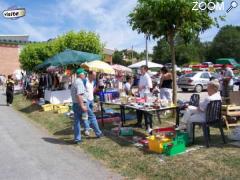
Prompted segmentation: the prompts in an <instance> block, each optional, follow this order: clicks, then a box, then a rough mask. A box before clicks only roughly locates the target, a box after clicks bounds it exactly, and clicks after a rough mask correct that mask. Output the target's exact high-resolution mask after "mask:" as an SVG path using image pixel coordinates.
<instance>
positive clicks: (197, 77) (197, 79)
mask: <svg viewBox="0 0 240 180" xmlns="http://www.w3.org/2000/svg"><path fill="white" fill-rule="evenodd" d="M210 78H218V75H217V74H216V73H210V72H205V71H201V72H193V73H190V74H185V75H183V76H181V77H180V78H179V79H178V81H177V84H178V87H179V88H181V89H182V91H188V90H194V91H196V92H198V93H199V92H202V90H205V89H207V84H208V82H209V81H210Z"/></svg>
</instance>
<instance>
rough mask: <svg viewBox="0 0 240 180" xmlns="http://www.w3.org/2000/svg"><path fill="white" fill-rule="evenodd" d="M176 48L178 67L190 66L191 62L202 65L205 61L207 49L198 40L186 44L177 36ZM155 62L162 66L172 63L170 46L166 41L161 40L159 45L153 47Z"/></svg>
mask: <svg viewBox="0 0 240 180" xmlns="http://www.w3.org/2000/svg"><path fill="white" fill-rule="evenodd" d="M175 47H176V63H177V64H178V65H183V64H190V63H191V62H198V63H201V62H203V61H205V54H206V52H205V47H204V44H203V43H201V42H200V40H199V39H198V38H196V39H195V40H191V41H190V42H189V43H188V44H186V43H185V42H184V40H183V39H182V38H181V37H179V36H177V37H176V40H175ZM153 61H154V62H156V63H161V64H165V63H169V62H171V52H170V48H169V44H168V43H167V42H166V40H165V39H161V40H159V41H158V42H157V45H156V46H154V47H153Z"/></svg>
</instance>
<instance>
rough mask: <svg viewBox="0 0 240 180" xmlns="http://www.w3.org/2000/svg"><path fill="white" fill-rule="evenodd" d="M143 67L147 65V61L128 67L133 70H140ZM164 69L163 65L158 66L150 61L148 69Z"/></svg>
mask: <svg viewBox="0 0 240 180" xmlns="http://www.w3.org/2000/svg"><path fill="white" fill-rule="evenodd" d="M143 65H146V60H143V61H140V62H137V63H135V64H132V65H130V66H128V67H129V68H132V69H138V68H140V67H141V66H143ZM162 67H163V65H162V64H157V63H154V62H151V61H148V68H162Z"/></svg>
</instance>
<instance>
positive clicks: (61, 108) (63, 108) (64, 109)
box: [57, 106, 69, 114]
mask: <svg viewBox="0 0 240 180" xmlns="http://www.w3.org/2000/svg"><path fill="white" fill-rule="evenodd" d="M68 111H69V106H58V109H57V113H58V114H62V113H66V112H68Z"/></svg>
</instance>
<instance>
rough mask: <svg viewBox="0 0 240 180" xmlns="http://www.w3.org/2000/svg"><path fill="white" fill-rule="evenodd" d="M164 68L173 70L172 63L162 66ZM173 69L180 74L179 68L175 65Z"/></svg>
mask: <svg viewBox="0 0 240 180" xmlns="http://www.w3.org/2000/svg"><path fill="white" fill-rule="evenodd" d="M164 66H165V67H166V68H168V69H172V68H173V66H172V63H167V64H164ZM175 69H176V71H180V72H181V68H180V67H178V66H177V65H175Z"/></svg>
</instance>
